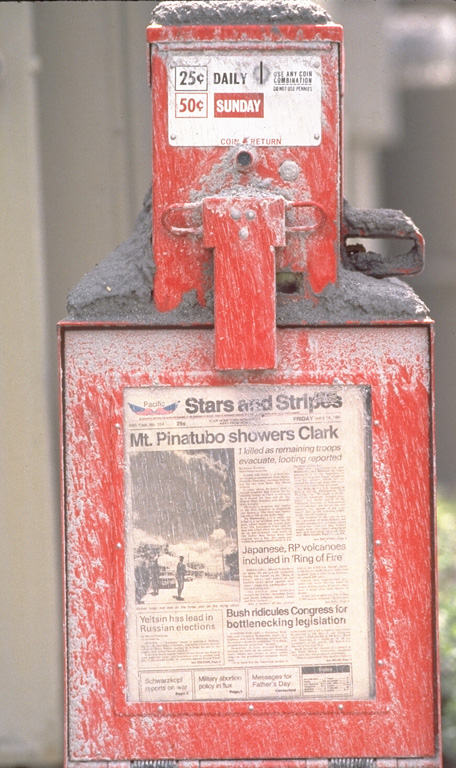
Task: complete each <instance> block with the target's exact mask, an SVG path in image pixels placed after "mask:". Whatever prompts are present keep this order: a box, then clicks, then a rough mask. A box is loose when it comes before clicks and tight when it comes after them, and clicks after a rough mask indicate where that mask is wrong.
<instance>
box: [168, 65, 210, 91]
mask: <svg viewBox="0 0 456 768" xmlns="http://www.w3.org/2000/svg"><path fill="white" fill-rule="evenodd" d="M174 71H175V78H176V80H175V86H174V87H175V90H176V91H207V67H198V66H195V67H176V68H175V70H174Z"/></svg>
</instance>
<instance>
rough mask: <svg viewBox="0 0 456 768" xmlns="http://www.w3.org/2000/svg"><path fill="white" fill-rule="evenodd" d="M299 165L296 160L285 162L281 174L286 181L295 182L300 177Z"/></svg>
mask: <svg viewBox="0 0 456 768" xmlns="http://www.w3.org/2000/svg"><path fill="white" fill-rule="evenodd" d="M299 170H300V168H299V165H298V164H297V163H296V162H295V161H294V160H284V161H283V163H282V165H281V166H280V168H279V174H280V176H281V177H282V179H283V180H284V181H295V179H297V178H298V176H299Z"/></svg>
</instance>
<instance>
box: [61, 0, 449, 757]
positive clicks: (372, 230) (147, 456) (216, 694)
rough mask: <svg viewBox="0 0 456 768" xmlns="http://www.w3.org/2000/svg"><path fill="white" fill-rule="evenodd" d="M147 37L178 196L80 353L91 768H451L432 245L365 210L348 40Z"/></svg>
mask: <svg viewBox="0 0 456 768" xmlns="http://www.w3.org/2000/svg"><path fill="white" fill-rule="evenodd" d="M147 40H148V46H149V68H150V80H151V89H152V125H153V130H152V145H153V167H152V179H153V182H152V197H150V196H148V197H147V198H146V200H145V204H144V209H143V211H142V213H141V214H140V216H139V218H138V222H137V225H136V227H135V231H134V233H133V235H132V236H131V238H130V239H129V240H128V241H127V242H126V243H124V244H123V245H122V246H120V247H119V248H118V249H117V250H116V251H115V252H114V253H113V254H111V255H110V256H109V257H108V258H107V259H106V260H105V261H104V262H102V263H101V264H99V265H98V266H97V267H96V268H95V269H94V271H93V272H92V273H91V274H90V275H87V276H86V277H84V278H83V280H81V282H80V283H79V285H78V286H76V288H75V289H73V291H72V293H71V294H70V298H69V318H68V319H67V320H65V321H63V322H62V323H60V326H59V334H60V351H61V374H62V424H63V428H62V433H63V437H62V453H63V521H64V549H65V552H64V555H65V648H66V670H67V675H66V731H67V740H66V761H67V765H68V766H70V768H76V766H81V768H84V766H86V767H87V768H88V767H89V766H92V768H101V766H105V765H111V764H112V765H113V766H118V768H129V766H130V765H132V768H144V766H151V768H158V767H160V768H168V767H169V768H171V766H182V768H198V766H199V764H201V768H204V766H205V767H206V768H223V767H224V766H227V768H228V767H229V766H242V768H249V766H252V768H267V766H271V768H328V766H329V764H331V765H332V766H336V763H337V768H344V766H346V767H347V768H350V767H351V768H353V767H354V768H374V767H375V766H377V768H419V766H422V768H431V766H432V768H437V767H438V766H439V764H440V747H439V719H438V672H437V648H436V594H435V570H436V564H435V529H434V467H433V399H432V398H433V395H432V365H433V364H432V321H431V320H430V319H429V317H428V314H427V310H426V307H424V305H423V304H422V303H421V302H420V300H419V299H418V298H417V297H416V295H415V294H414V293H413V291H412V290H411V289H410V288H409V287H408V286H407V285H406V284H405V283H403V282H402V281H401V280H398V279H397V277H395V276H398V275H399V276H400V275H407V274H412V273H414V272H417V271H419V269H420V268H421V266H422V261H423V240H422V237H421V235H420V233H419V232H418V230H417V229H416V228H415V227H414V225H413V223H412V222H411V221H410V220H409V219H408V218H407V217H406V216H404V214H402V213H401V212H397V211H391V210H381V211H362V210H355V209H353V208H351V207H350V206H348V204H345V205H343V200H342V191H341V136H342V90H343V89H342V72H343V65H342V56H343V51H342V29H341V27H339V26H338V25H336V24H334V23H332V21H331V19H330V18H329V17H328V15H327V14H326V12H325V11H323V10H322V9H320V8H318V7H317V6H315V5H314V4H313V3H308V2H296V0H274V2H270V3H269V2H268V3H265V2H260V1H259V0H249V2H247V0H238V2H231V3H230V2H227V1H226V0H219V2H198V3H195V2H163V3H160V4H159V5H158V6H157V9H156V10H155V12H154V17H153V22H152V24H151V26H150V27H149V28H148V30H147ZM369 237H370V238H372V237H376V238H379V237H380V238H385V239H387V238H388V239H390V240H391V239H393V238H396V239H397V240H407V241H410V240H411V241H412V248H411V250H410V251H409V252H408V253H405V254H402V255H399V256H397V255H389V256H388V255H387V256H379V255H378V254H374V253H371V252H370V251H366V250H365V249H364V247H363V245H362V243H360V242H359V241H360V240H364V239H366V238H369ZM353 239H355V240H356V241H357V242H356V243H355V244H353V242H351V243H350V244H349V241H353ZM395 245H397V243H396V244H395ZM399 245H400V246H401V245H402V244H401V243H399Z"/></svg>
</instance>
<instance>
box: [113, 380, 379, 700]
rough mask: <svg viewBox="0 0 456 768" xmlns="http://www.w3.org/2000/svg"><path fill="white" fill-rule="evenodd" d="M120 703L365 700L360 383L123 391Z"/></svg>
mask: <svg viewBox="0 0 456 768" xmlns="http://www.w3.org/2000/svg"><path fill="white" fill-rule="evenodd" d="M124 444H125V536H126V573H125V578H126V594H127V606H126V608H127V681H128V694H127V699H128V701H131V702H143V701H153V702H155V701H210V700H223V701H230V700H238V699H266V700H274V699H309V700H312V699H314V700H327V699H368V698H371V697H373V695H374V684H375V680H374V672H373V663H372V659H373V642H374V638H373V607H372V606H373V595H372V567H371V566H372V564H371V558H372V552H371V547H372V530H371V497H372V493H371V456H370V451H371V448H370V445H371V417H370V389H369V387H366V386H342V385H340V386H339V385H337V386H335V385H333V386H329V385H328V386H320V387H315V386H312V387H310V386H305V387H304V386H289V385H283V386H277V385H274V386H269V385H258V386H253V385H239V386H231V387H178V388H175V387H141V388H127V389H125V390H124Z"/></svg>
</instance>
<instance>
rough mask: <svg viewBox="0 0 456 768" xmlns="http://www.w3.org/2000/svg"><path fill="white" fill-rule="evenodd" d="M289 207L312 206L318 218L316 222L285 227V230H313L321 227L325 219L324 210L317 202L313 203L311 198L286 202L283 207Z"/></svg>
mask: <svg viewBox="0 0 456 768" xmlns="http://www.w3.org/2000/svg"><path fill="white" fill-rule="evenodd" d="M290 208H314V209H315V210H316V211H318V213H319V219H318V221H317V222H316V224H309V225H302V226H297V227H286V232H315V231H316V230H317V229H320V227H322V226H323V225H324V224H325V222H326V219H327V216H326V211H325V209H324V208H323V206H321V205H320V204H319V203H315V202H313V201H312V200H305V201H304V200H296V201H295V202H292V203H288V202H287V203H286V204H285V209H286V210H289V209H290Z"/></svg>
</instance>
